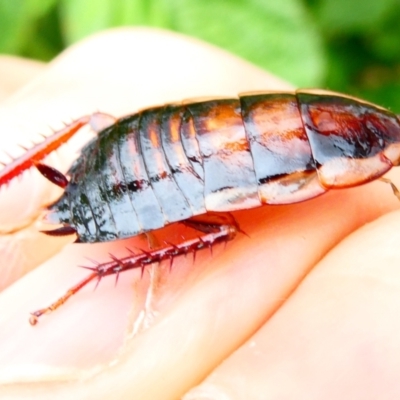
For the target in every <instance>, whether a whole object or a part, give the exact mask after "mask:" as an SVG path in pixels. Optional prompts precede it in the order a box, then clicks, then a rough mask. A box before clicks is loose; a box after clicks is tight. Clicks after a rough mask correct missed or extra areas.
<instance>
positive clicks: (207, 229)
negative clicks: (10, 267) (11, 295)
mask: <svg viewBox="0 0 400 400" xmlns="http://www.w3.org/2000/svg"><path fill="white" fill-rule="evenodd" d="M207 217H210V218H209V219H208V218H207ZM207 221H208V222H207ZM183 223H184V224H185V225H188V226H190V227H192V228H194V229H197V230H199V231H201V232H202V233H203V235H201V236H199V237H198V238H195V239H190V240H185V241H183V242H182V243H179V244H176V245H168V246H166V247H164V248H162V249H158V250H151V251H143V252H142V253H139V254H134V253H133V252H132V254H131V255H129V256H127V257H122V258H120V259H117V258H116V257H112V261H109V262H106V263H99V264H97V265H96V266H95V267H84V268H86V269H89V270H91V271H92V273H91V274H90V275H88V276H87V277H86V278H85V279H83V280H82V281H81V282H79V283H78V284H77V285H75V286H73V287H71V288H70V289H69V290H68V291H67V292H66V293H65V294H64V295H63V296H62V297H60V298H59V299H58V300H56V301H55V302H54V303H53V304H51V305H50V306H48V307H46V308H42V309H40V310H37V311H34V312H33V313H31V317H30V319H29V322H30V324H31V325H36V324H37V322H38V319H39V317H41V316H42V315H44V314H49V313H51V312H52V311H54V310H56V309H57V308H59V307H60V306H61V305H63V304H64V303H65V302H66V301H67V300H68V299H69V298H70V297H71V296H73V295H74V294H75V293H77V292H78V291H79V290H80V289H82V288H83V287H84V286H86V285H87V284H88V283H89V282H91V281H93V280H95V279H97V280H98V281H100V280H101V279H102V278H103V277H105V276H108V275H117V277H118V276H119V274H120V273H121V272H124V271H128V270H131V269H135V268H140V269H141V270H142V273H143V270H144V268H145V267H146V266H147V265H149V264H153V263H156V262H161V261H164V260H172V259H174V258H175V257H177V256H179V255H186V254H188V253H196V252H197V251H198V250H202V249H205V248H211V247H212V246H213V245H214V244H217V243H224V242H227V241H229V240H232V239H233V238H234V237H235V236H236V233H237V232H238V231H240V229H239V227H238V225H237V223H236V221H235V220H234V218H233V217H232V216H231V215H230V214H227V215H220V216H218V217H216V214H215V215H214V214H210V215H208V214H205V215H203V216H200V217H195V218H191V219H188V220H186V221H183Z"/></svg>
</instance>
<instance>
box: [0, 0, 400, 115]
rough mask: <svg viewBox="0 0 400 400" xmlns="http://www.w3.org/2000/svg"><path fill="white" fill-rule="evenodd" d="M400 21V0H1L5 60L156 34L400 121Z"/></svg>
mask: <svg viewBox="0 0 400 400" xmlns="http://www.w3.org/2000/svg"><path fill="white" fill-rule="evenodd" d="M399 17H400V1H399V0H279V1H278V0H12V1H10V0H0V27H1V28H0V32H1V34H0V52H1V53H8V54H17V55H20V56H25V57H30V58H36V59H40V60H50V59H51V58H53V57H54V56H56V55H57V54H58V53H59V52H60V51H62V50H63V49H64V48H65V47H66V46H68V45H70V44H72V43H74V42H76V41H77V40H80V39H82V38H84V37H85V36H88V35H89V34H91V33H94V32H96V31H99V30H103V29H106V28H109V27H115V26H121V25H130V26H134V25H141V26H144V25H145V26H156V27H161V28H165V29H170V30H173V31H177V32H182V33H185V34H188V35H191V36H194V37H198V38H200V39H203V40H205V41H208V42H210V43H213V44H215V45H217V46H220V47H223V48H225V49H227V50H229V51H231V52H233V53H236V54H238V55H240V56H242V57H244V58H246V59H248V60H249V61H251V62H253V63H255V64H257V65H259V66H261V67H262V68H264V69H267V70H269V71H271V72H273V73H275V74H276V75H278V76H281V77H282V78H285V79H286V80H288V81H290V82H291V83H293V84H294V85H296V86H297V87H320V88H324V89H325V88H326V89H331V90H337V91H341V92H345V93H349V94H352V95H355V96H359V97H362V98H365V99H368V100H370V101H373V102H375V103H378V104H380V105H383V106H386V107H389V108H391V109H392V110H394V111H395V112H398V113H400V96H399V95H400V18H399ZM105 56H106V55H105ZM138 56H140V55H138Z"/></svg>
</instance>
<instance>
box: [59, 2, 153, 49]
mask: <svg viewBox="0 0 400 400" xmlns="http://www.w3.org/2000/svg"><path fill="white" fill-rule="evenodd" d="M148 7H149V5H148V2H147V1H144V0H102V1H98V0H86V1H82V0H61V1H60V9H61V12H62V16H63V18H62V31H63V33H64V36H65V40H66V42H67V43H68V44H71V43H74V42H76V41H78V40H80V39H83V38H84V37H86V36H88V35H90V34H92V33H95V32H97V31H99V30H103V29H106V28H110V27H113V26H121V25H144V24H146V22H147V21H148V17H147V15H148V13H147V9H148Z"/></svg>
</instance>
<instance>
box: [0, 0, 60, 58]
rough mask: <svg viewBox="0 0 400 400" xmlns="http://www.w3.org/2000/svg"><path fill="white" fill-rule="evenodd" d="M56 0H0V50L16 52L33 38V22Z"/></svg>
mask: <svg viewBox="0 0 400 400" xmlns="http://www.w3.org/2000/svg"><path fill="white" fill-rule="evenodd" d="M55 2H56V0H12V1H10V0H0V26H1V35H0V51H1V52H2V53H18V51H19V49H21V48H22V47H23V45H24V43H25V42H27V41H28V40H34V38H32V32H33V30H34V26H35V22H36V20H37V19H38V18H40V17H41V16H43V15H44V14H45V13H46V12H47V11H48V10H49V9H50V8H51V6H52V5H54V3H55Z"/></svg>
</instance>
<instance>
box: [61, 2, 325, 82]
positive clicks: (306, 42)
mask: <svg viewBox="0 0 400 400" xmlns="http://www.w3.org/2000/svg"><path fill="white" fill-rule="evenodd" d="M62 10H63V13H64V16H65V18H64V21H63V31H64V33H65V35H66V40H67V42H68V43H71V42H73V41H76V40H78V39H81V38H83V37H85V36H87V35H88V34H90V33H93V32H95V31H97V30H100V29H105V28H108V27H111V26H118V25H127V24H130V25H150V26H158V27H163V28H168V29H173V30H175V31H178V32H182V33H186V34H188V35H191V36H195V37H198V38H201V39H203V40H205V41H208V42H210V43H213V44H215V45H217V46H220V47H222V48H225V49H227V50H230V51H231V52H233V53H236V54H238V55H239V56H242V57H244V58H246V59H248V60H250V61H252V62H253V63H255V64H257V65H259V66H261V67H263V68H266V69H268V70H270V71H271V72H273V73H275V74H277V75H279V76H281V77H283V78H286V79H288V80H290V81H292V82H293V83H295V84H297V85H301V86H310V85H311V86H315V85H318V84H319V83H321V81H322V78H323V76H324V57H323V50H322V43H321V41H320V39H319V35H318V32H317V30H316V28H315V26H314V25H313V23H312V20H311V18H310V17H309V16H308V14H307V13H306V11H305V9H304V8H303V6H302V3H301V1H300V0H281V1H279V4H278V2H273V1H270V2H266V1H263V0H232V1H229V2H228V1H226V0H202V1H199V0H119V1H116V0H103V1H101V2H98V1H97V0H86V1H85V2H82V0H62Z"/></svg>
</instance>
